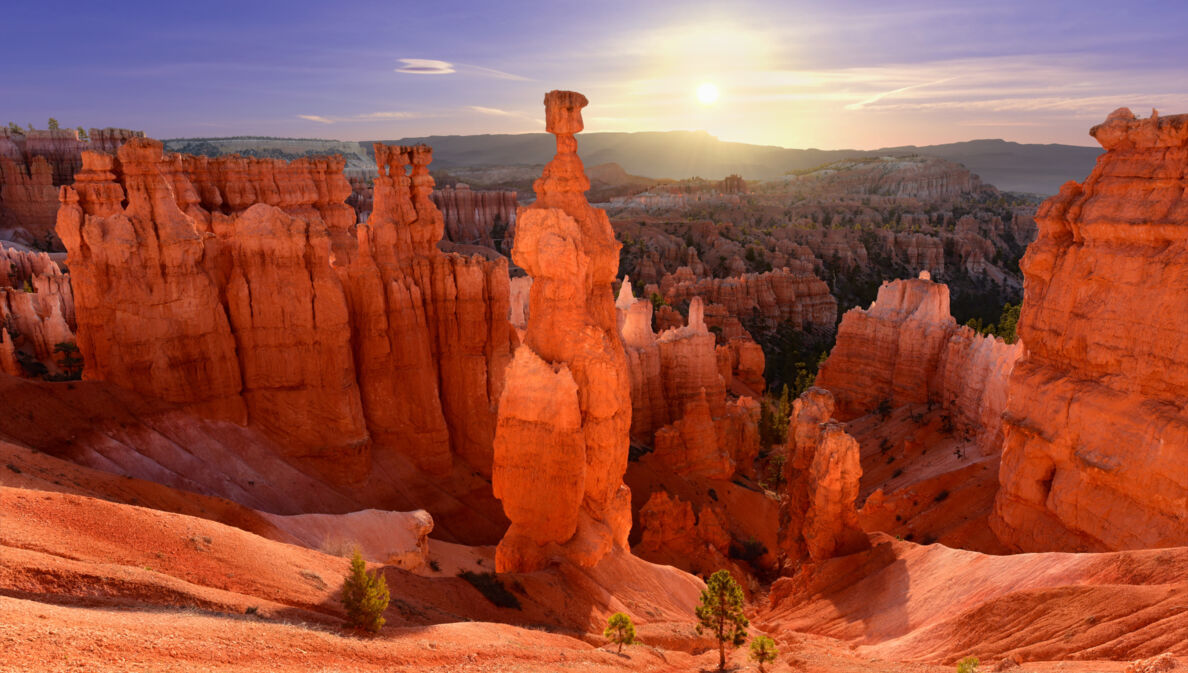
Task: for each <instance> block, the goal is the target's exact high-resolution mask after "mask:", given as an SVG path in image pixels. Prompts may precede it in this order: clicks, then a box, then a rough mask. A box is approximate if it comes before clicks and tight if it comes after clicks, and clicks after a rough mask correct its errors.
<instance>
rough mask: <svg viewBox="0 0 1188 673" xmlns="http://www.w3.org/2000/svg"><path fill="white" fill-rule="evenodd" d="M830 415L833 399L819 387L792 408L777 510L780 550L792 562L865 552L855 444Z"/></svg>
mask: <svg viewBox="0 0 1188 673" xmlns="http://www.w3.org/2000/svg"><path fill="white" fill-rule="evenodd" d="M832 415H833V395H831V394H830V393H829V391H828V390H824V389H822V388H809V389H808V390H807V391H805V392H804V394H802V395H801V396H800V397H799V398H797V400H796V401H795V402H793V403H792V413H791V416H790V419H789V425H788V438H789V453H788V462H787V463H785V464H784V481H785V484H786V491H785V493H784V497H783V501H782V503H781V506H780V531H781V533H780V548H781V550H782V551H783V552H784V555H785V556H786V557H787V558H788V559H790V560H792V561H798V560H803V559H811V560H812V561H823V560H825V559H829V558H833V557H834V556H844V555H846V554H852V553H855V552H859V551H863V550H865V549H868V548H869V547H870V542H869V540H868V539H867V537H866V534H865V533H863V532H862V527H861V525H859V522H858V510H857V507H856V501H857V499H858V489H859V481H860V480H861V478H862V462H861V460H860V457H859V451H858V442H856V441H854V438H853V437H851V436H849V435H847V434H846V432H845V430H844V429H843V427H842V425H841V424H840V423H836V422H833V421H832V420H831V418H830V417H831V416H832Z"/></svg>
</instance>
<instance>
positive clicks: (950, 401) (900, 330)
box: [816, 272, 1023, 446]
mask: <svg viewBox="0 0 1188 673" xmlns="http://www.w3.org/2000/svg"><path fill="white" fill-rule="evenodd" d="M1022 348H1023V347H1022V344H1020V343H1018V342H1016V343H1015V344H1013V345H1012V344H1007V343H1005V342H1004V341H1002V340H1001V339H997V338H994V337H987V336H983V335H979V334H977V333H976V332H974V331H973V330H972V329H970V328H968V327H959V326H958V325H957V322H956V321H955V320H953V317H952V316H951V315H950V314H949V289H948V287H946V286H945V285H943V284H941V283H934V282H932V281H931V280H929V279H928V278H927V272H925V273H921V277H920V278H913V279H908V280H896V281H890V282H886V283H884V284H883V286H882V287H880V288H879V295H878V298H877V299H876V300H875V301H874V303H872V304H871V305H870V307H869V308H867V309H865V310H864V309H861V308H854V309H851V310H849V311H847V312H846V314H845V315H844V316H843V317H842V322H841V325H840V326H839V327H838V332H837V343H836V345H835V346H834V348H833V350H832V351H831V353H830V355H829V359H828V360H826V361H825V362H824V363H823V364H822V365H821V371H820V373H819V374H818V375H817V381H816V384H817V386H819V387H821V388H825V389H827V390H829V391H830V392H832V393H833V395H834V398H835V399H836V402H837V412H836V414H837V417H838V418H839V419H841V420H847V421H848V420H851V419H853V418H856V417H858V416H862V415H864V414H868V413H871V412H872V411H875V410H876V409H878V408H879V407H880V405H882V406H883V407H884V408H885V409H890V408H896V407H900V406H903V405H906V404H931V405H939V406H940V407H941V408H943V409H945V410H947V411H949V412H950V415H951V418H952V421H953V424H954V426H955V428H957V429H959V430H961V431H962V432H965V433H967V434H969V433H972V434H976V435H978V436H979V437H980V438H981V439H982V443H984V444H985V445H986V446H997V445H999V444H1000V442H1001V431H1000V428H1001V416H1002V412H1003V409H1004V408H1005V406H1006V397H1007V381H1008V379H1009V377H1010V373H1011V371H1012V369H1013V368H1014V366H1015V362H1016V360H1018V358H1019V356H1020V355H1021V353H1022Z"/></svg>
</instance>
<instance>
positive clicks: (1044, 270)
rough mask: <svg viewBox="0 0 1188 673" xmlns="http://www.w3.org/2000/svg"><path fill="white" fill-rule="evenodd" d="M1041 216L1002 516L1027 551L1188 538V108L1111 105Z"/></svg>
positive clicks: (1012, 406)
mask: <svg viewBox="0 0 1188 673" xmlns="http://www.w3.org/2000/svg"><path fill="white" fill-rule="evenodd" d="M1091 134H1092V135H1093V136H1094V137H1096V138H1097V140H1098V141H1099V142H1100V143H1101V145H1102V147H1104V148H1105V149H1106V153H1105V154H1104V155H1102V156H1101V157H1100V158H1098V161H1097V167H1096V168H1095V169H1094V171H1093V173H1092V174H1091V175H1090V176H1089V177H1088V178H1087V179H1086V180H1085V182H1084V183H1083V184H1076V183H1074V182H1069V183H1066V184H1065V185H1064V187H1063V188H1062V189H1061V190H1060V193H1059V194H1058V195H1056V196H1054V197H1052V198H1051V199H1049V200H1048V201H1046V202H1045V203H1044V204H1043V205H1042V206H1041V207H1040V209H1039V212H1038V214H1037V215H1036V221H1037V222H1038V224H1039V237H1038V238H1037V239H1036V241H1035V242H1034V243H1032V244H1031V247H1029V248H1028V250H1027V254H1026V256H1025V257H1024V258H1023V263H1022V265H1021V267H1022V269H1023V273H1024V299H1023V311H1022V317H1021V319H1020V322H1019V333H1020V336H1021V337H1022V340H1023V343H1024V344H1025V346H1026V351H1025V353H1024V355H1023V358H1022V359H1021V360H1020V361H1019V364H1018V365H1017V366H1016V367H1015V370H1014V373H1013V374H1012V375H1011V380H1010V395H1009V399H1008V402H1007V410H1006V415H1005V434H1006V440H1005V445H1004V448H1003V457H1002V464H1001V469H1000V472H999V480H1000V482H1001V484H1002V486H1001V489H1000V490H999V492H998V496H997V500H996V502H995V515H994V517H992V519H991V525H992V527H993V528H994V530H995V532H996V533H997V534H998V535H999V537H1000V538H1002V539H1003V541H1005V542H1007V543H1008V544H1010V545H1011V546H1013V547H1014V548H1015V549H1020V550H1025V551H1044V550H1065V551H1096V550H1120V549H1139V548H1150V547H1170V546H1181V545H1184V544H1188V518H1186V517H1188V514H1186V512H1188V471H1186V470H1185V469H1184V465H1185V463H1186V462H1188V415H1186V414H1185V412H1184V411H1183V401H1184V399H1185V397H1186V396H1188V341H1186V340H1185V339H1184V338H1183V331H1184V328H1183V324H1182V320H1181V317H1182V316H1183V315H1184V313H1185V311H1186V310H1188V293H1186V292H1185V291H1184V288H1185V287H1186V286H1188V265H1186V264H1184V263H1183V262H1182V258H1183V254H1184V250H1185V249H1186V248H1188V228H1186V227H1185V225H1186V224H1188V197H1186V196H1185V193H1184V180H1185V179H1186V178H1188V115H1176V116H1170V117H1159V116H1158V115H1157V114H1153V115H1152V116H1151V117H1150V118H1148V119H1137V118H1135V116H1134V115H1133V114H1132V113H1131V112H1130V111H1129V110H1126V109H1120V110H1117V111H1115V112H1114V113H1113V114H1111V115H1110V116H1109V118H1108V119H1107V120H1106V122H1105V123H1104V124H1101V125H1098V126H1096V127H1094V128H1093V130H1092V131H1091Z"/></svg>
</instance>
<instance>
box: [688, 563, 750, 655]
mask: <svg viewBox="0 0 1188 673" xmlns="http://www.w3.org/2000/svg"><path fill="white" fill-rule="evenodd" d="M696 612H697V632H698V633H703V632H705V631H709V632H710V635H712V636H713V637H714V638H716V639H717V641H718V670H719V671H724V670H726V645H727V644H729V645H730V647H731V648H734V647H739V646H741V645H742V644H743V643H745V642H746V641H747V626H749V625H750V621H749V620H747V617H746V615H744V614H743V592H742V588H741V587H739V586H738V582H735V581H734V577H732V576H731V575H730V571H729V570H719V571H718V572H716V573H714V574H713V575H711V576H710V578H709V582H706V585H705V590H704V591H702V592H701V604H700V605H698V606H697V611H696Z"/></svg>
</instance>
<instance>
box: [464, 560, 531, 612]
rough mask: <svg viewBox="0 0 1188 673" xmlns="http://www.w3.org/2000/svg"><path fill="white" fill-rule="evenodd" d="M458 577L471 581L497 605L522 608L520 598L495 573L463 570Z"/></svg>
mask: <svg viewBox="0 0 1188 673" xmlns="http://www.w3.org/2000/svg"><path fill="white" fill-rule="evenodd" d="M458 577H461V578H462V579H464V580H466V581H467V582H470V585H471V586H473V587H474V588H475V589H478V591H479V593H481V594H482V595H483V596H485V597H486V599H487V600H489V601H491V602H492V603H494V604H495V605H496V606H497V607H501V608H511V609H513V610H520V609H522V608H521V606H520V599H518V598H516V596H515V594H513V593H512V592H510V591H508V590H507V587H505V586H503V582H500V581H499V578H498V577H496V576H495V573H490V572H487V573H476V572H471V571H469V570H463V571H462V572H460V573H458Z"/></svg>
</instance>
